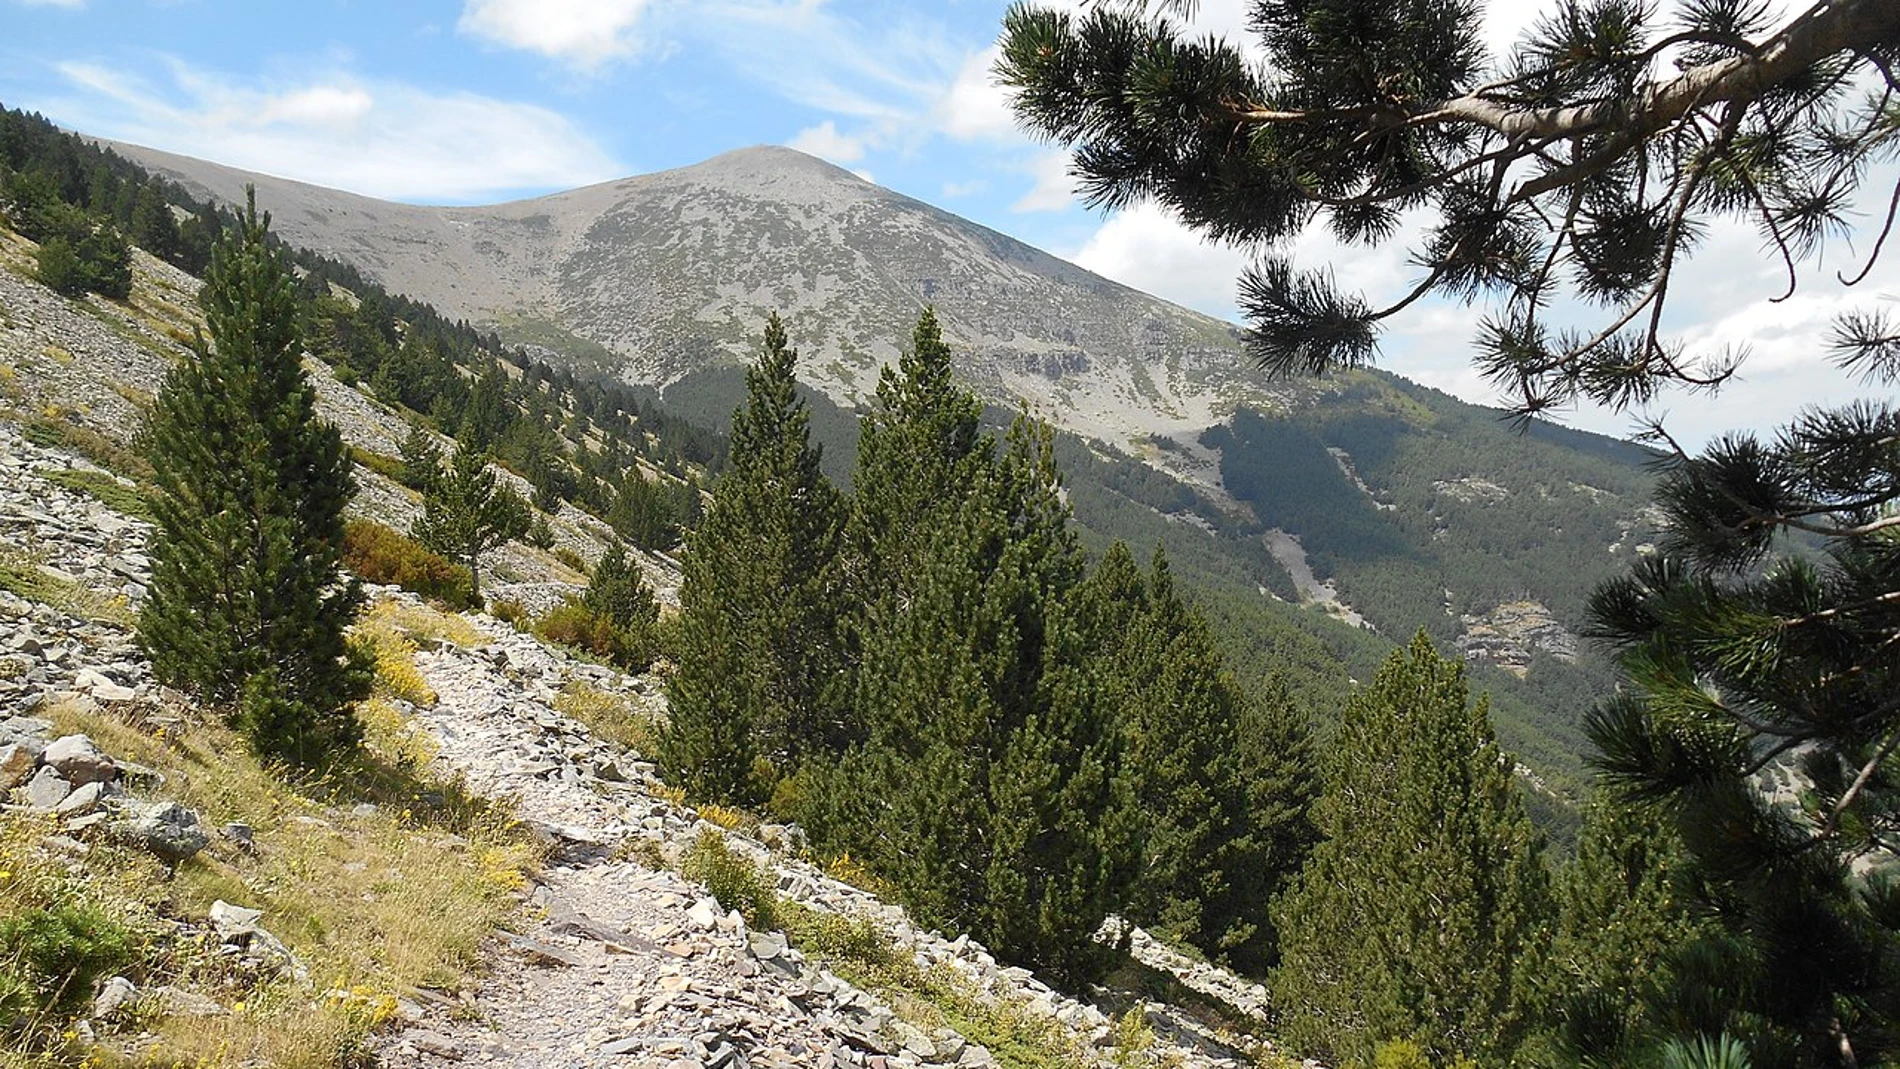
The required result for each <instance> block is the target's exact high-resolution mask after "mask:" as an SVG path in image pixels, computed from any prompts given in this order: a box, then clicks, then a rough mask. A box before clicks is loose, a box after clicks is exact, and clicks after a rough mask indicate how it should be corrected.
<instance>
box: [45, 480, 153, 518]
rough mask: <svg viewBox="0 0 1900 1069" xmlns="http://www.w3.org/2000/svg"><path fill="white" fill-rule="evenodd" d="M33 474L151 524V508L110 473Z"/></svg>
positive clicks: (141, 497)
mask: <svg viewBox="0 0 1900 1069" xmlns="http://www.w3.org/2000/svg"><path fill="white" fill-rule="evenodd" d="M33 474H35V475H37V476H39V477H40V478H42V479H45V480H46V481H47V482H49V483H52V484H53V485H54V486H63V487H65V488H66V489H68V490H77V491H78V492H80V493H82V494H86V495H88V496H90V497H92V498H93V499H94V500H96V501H98V502H99V503H100V504H102V505H104V506H105V507H107V508H109V509H111V510H112V511H114V512H116V513H118V514H120V515H121V516H130V517H132V518H133V519H137V520H145V521H146V522H148V523H149V522H151V519H152V506H151V503H150V502H148V501H146V500H145V495H144V494H143V493H141V492H140V491H139V489H138V488H137V487H135V486H127V485H125V484H124V483H122V482H120V481H119V480H118V477H117V476H114V475H113V474H112V473H111V472H106V471H99V470H97V469H94V468H41V469H39V470H38V471H35V472H34V473H33Z"/></svg>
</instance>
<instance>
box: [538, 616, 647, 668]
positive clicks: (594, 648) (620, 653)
mask: <svg viewBox="0 0 1900 1069" xmlns="http://www.w3.org/2000/svg"><path fill="white" fill-rule="evenodd" d="M534 632H535V634H537V635H540V636H541V637H542V638H543V639H545V640H547V641H549V642H553V643H557V644H559V645H562V646H572V647H574V648H575V649H577V650H581V651H583V652H585V653H591V654H593V655H594V656H596V657H599V658H601V659H602V660H606V661H611V662H613V663H614V664H616V665H618V666H620V667H621V668H624V669H626V670H628V671H630V672H639V671H644V670H645V669H646V668H647V666H648V665H650V664H652V663H653V659H654V657H655V655H656V652H657V651H656V650H655V649H654V646H653V640H652V629H651V628H647V627H638V626H636V627H620V626H617V625H615V623H614V622H613V620H611V619H610V618H608V616H607V614H606V613H603V612H598V611H596V610H594V609H592V608H589V607H588V606H587V605H586V604H585V603H583V602H580V601H577V600H573V599H570V600H568V601H564V602H562V603H561V604H559V605H556V606H555V607H554V608H552V609H549V610H548V612H547V613H546V615H544V616H542V617H541V618H540V619H539V620H537V621H535V625H534Z"/></svg>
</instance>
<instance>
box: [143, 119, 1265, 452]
mask: <svg viewBox="0 0 1900 1069" xmlns="http://www.w3.org/2000/svg"><path fill="white" fill-rule="evenodd" d="M108 144H109V145H110V147H112V148H113V149H114V150H116V151H118V152H119V153H121V154H123V155H125V156H127V157H128V158H130V159H132V160H134V161H136V162H137V163H139V164H141V165H143V166H145V167H146V168H148V169H150V170H152V171H154V172H155V173H158V174H162V175H164V176H166V177H168V178H171V179H173V180H174V181H177V182H179V183H180V184H182V185H183V186H184V187H185V188H187V189H188V190H190V191H192V192H193V193H196V194H198V195H201V196H210V197H212V198H214V199H217V200H222V201H225V202H232V201H236V200H239V199H241V198H242V197H243V189H244V186H245V184H246V183H255V184H256V186H257V194H258V202H259V204H260V205H261V206H262V207H264V208H266V209H268V210H270V211H271V212H272V213H273V219H274V226H275V228H276V229H277V230H278V232H279V233H281V234H282V235H283V236H284V237H285V238H286V239H287V240H289V241H291V242H293V243H295V244H298V245H302V246H305V247H307V248H310V249H312V250H315V251H317V252H321V253H323V254H325V255H328V256H331V257H334V258H336V259H339V260H342V261H344V262H347V263H351V264H354V265H356V266H357V267H358V268H360V269H361V270H363V271H364V272H365V273H367V274H368V275H370V276H371V277H373V278H374V279H375V280H376V281H378V282H380V283H381V284H382V285H383V286H384V287H386V288H387V289H389V290H390V291H392V292H396V293H403V294H407V295H409V296H411V297H414V298H417V299H420V300H425V301H428V302H430V303H431V304H433V305H435V306H436V308H438V309H439V310H440V311H442V312H443V313H444V314H445V315H448V316H450V317H451V318H461V319H467V320H468V321H469V322H471V323H476V324H479V325H482V326H485V327H492V328H494V329H495V330H496V331H497V332H499V333H500V334H501V335H502V337H503V338H505V339H507V340H509V341H514V342H521V343H533V344H540V345H543V346H546V347H548V348H550V349H551V350H553V351H554V352H556V353H563V354H565V355H566V356H568V358H570V359H576V358H579V359H587V355H586V354H589V353H591V354H593V359H594V360H595V361H597V362H605V361H608V360H610V361H611V362H612V363H613V367H612V368H611V370H613V371H614V372H616V373H617V374H619V375H621V376H622V377H624V378H626V379H627V380H629V381H633V382H640V383H645V384H649V385H654V386H665V385H668V384H670V383H673V382H675V381H677V380H679V379H680V378H681V377H683V376H685V375H687V374H690V373H691V372H693V371H695V370H699V369H703V368H706V367H708V366H716V365H718V364H721V363H727V362H736V361H738V360H741V359H744V358H746V357H747V355H748V354H749V352H750V349H751V346H752V345H753V344H754V341H755V339H756V337H757V335H758V332H759V330H760V326H761V324H762V323H763V322H764V319H765V316H766V314H767V313H768V312H771V311H777V312H779V313H780V314H781V315H782V316H784V317H785V320H786V324H787V329H788V330H789V331H790V333H791V336H792V341H793V343H794V344H795V345H797V346H798V347H799V349H800V351H801V353H803V355H804V360H803V366H802V367H801V369H800V370H801V374H802V375H803V377H805V378H806V379H807V381H809V382H811V383H812V384H813V385H814V386H817V387H818V388H820V389H822V390H824V391H825V392H826V393H827V394H829V395H830V396H832V397H833V398H834V399H836V400H839V401H841V402H844V403H846V404H850V403H853V402H855V401H857V400H859V399H861V398H863V397H864V396H866V395H867V394H868V393H869V392H870V390H871V388H872V387H873V386H874V385H875V383H876V380H877V372H878V368H879V367H880V366H881V365H882V364H884V363H886V362H888V361H890V360H892V359H894V358H895V357H896V355H897V353H898V351H899V349H900V347H901V345H902V344H903V343H904V341H905V340H906V339H907V338H908V337H909V333H910V327H911V324H912V323H914V322H915V320H916V318H917V314H918V312H919V311H920V310H921V309H922V308H923V307H924V306H926V305H935V306H936V308H937V311H938V315H939V317H940V318H941V320H942V322H943V327H944V332H945V334H946V336H947V337H948V338H949V340H950V341H951V343H952V345H953V347H954V348H955V350H956V352H957V355H958V360H959V362H960V369H961V370H962V371H963V372H964V373H965V374H966V375H967V376H969V378H970V380H971V381H972V382H973V383H974V384H976V385H977V387H978V388H979V390H980V391H981V392H983V393H984V394H985V395H986V397H987V398H988V399H990V400H992V401H995V402H998V403H1001V404H1005V405H1013V404H1014V403H1015V402H1016V400H1017V399H1022V400H1026V401H1028V402H1029V403H1030V404H1031V406H1032V407H1034V408H1036V409H1037V410H1038V412H1039V414H1041V415H1043V416H1044V417H1045V418H1049V419H1051V420H1052V421H1054V422H1055V423H1056V424H1057V425H1059V426H1062V427H1064V428H1066V429H1069V430H1074V431H1076V432H1078V433H1081V434H1084V435H1087V436H1090V437H1096V438H1100V439H1103V440H1106V441H1109V442H1113V443H1117V444H1123V443H1127V442H1128V441H1130V440H1131V439H1136V438H1141V437H1144V436H1146V435H1148V434H1151V433H1160V434H1162V435H1164V436H1169V437H1177V438H1179V439H1180V440H1182V441H1188V440H1191V438H1192V436H1193V435H1194V434H1196V433H1198V432H1199V431H1200V430H1202V429H1203V428H1205V427H1207V426H1209V425H1210V424H1212V423H1215V422H1218V421H1219V420H1220V418H1222V417H1223V416H1224V414H1225V413H1226V411H1227V410H1229V409H1230V408H1231V407H1232V406H1233V404H1235V403H1236V402H1238V401H1243V400H1253V401H1257V402H1258V401H1270V400H1271V398H1273V397H1274V396H1277V394H1278V393H1281V392H1284V389H1283V388H1282V389H1281V390H1279V391H1270V390H1269V389H1268V388H1267V387H1266V385H1265V383H1264V381H1262V380H1260V378H1259V377H1258V376H1257V375H1254V374H1252V373H1251V372H1248V371H1246V370H1245V361H1244V360H1242V359H1240V358H1239V343H1238V340H1237V338H1236V336H1235V333H1234V330H1233V328H1232V327H1231V326H1229V325H1228V324H1225V323H1222V322H1219V321H1218V320H1214V319H1211V318H1209V317H1207V316H1203V315H1200V314H1198V313H1195V312H1190V311H1188V310H1186V309H1183V308H1180V307H1177V306H1175V305H1171V304H1168V303H1167V302H1165V301H1162V300H1159V299H1157V298H1154V297H1151V296H1148V295H1147V294H1144V293H1140V292H1138V291H1136V290H1132V289H1129V288H1128V287H1126V286H1122V285H1119V284H1117V283H1114V282H1111V281H1109V280H1107V279H1105V278H1102V277H1100V276H1098V275H1094V274H1091V273H1089V272H1087V271H1085V270H1083V269H1081V268H1079V267H1077V266H1075V265H1074V264H1070V263H1067V262H1065V261H1063V260H1060V259H1058V258H1056V257H1054V256H1051V255H1049V254H1047V253H1045V252H1042V251H1040V250H1037V249H1035V248H1032V247H1030V246H1029V245H1026V244H1024V243H1022V242H1020V241H1017V240H1015V239H1014V238H1011V237H1008V236H1007V235H1004V234H1001V233H998V232H996V231H994V230H991V229H989V228H987V227H983V226H979V225H977V224H975V223H972V222H970V221H969V220H966V219H962V218H959V217H957V216H955V215H952V214H950V213H948V212H945V211H942V210H940V209H937V208H933V207H931V206H930V205H927V204H924V203H922V202H920V201H916V200H913V199H911V198H909V197H905V196H903V195H901V194H898V193H894V192H892V191H890V190H888V189H884V188H882V187H879V186H876V185H873V184H871V183H869V182H866V181H864V180H863V179H860V178H858V177H857V176H855V175H853V174H851V173H850V172H848V171H845V170H843V169H841V168H838V167H834V166H832V165H831V164H828V163H825V162H823V161H821V160H818V159H815V158H813V157H811V156H807V155H805V154H803V153H800V152H796V151H794V150H791V149H786V148H774V147H756V148H749V149H741V150H738V151H735V152H728V153H726V154H724V155H721V156H717V157H715V158H713V159H711V160H708V161H706V162H704V163H701V164H697V165H695V166H691V167H684V168H679V169H677V170H671V171H663V172H660V173H657V174H650V175H642V176H637V177H632V178H624V179H620V180H618V181H614V182H607V183H603V184H600V185H594V186H588V187H586V188H584V189H577V190H572V191H570V192H566V193H559V194H555V195H552V196H547V197H539V198H535V199H532V200H523V201H515V202H512V203H508V204H497V205H488V206H482V207H427V206H419V205H407V204H392V203H388V202H384V201H378V200H373V199H370V198H366V197H359V196H355V195H352V194H349V193H342V192H338V191H335V190H329V189H322V188H319V187H316V186H310V185H305V184H303V183H299V182H292V181H288V180H284V179H278V178H271V177H269V176H265V175H257V174H250V173H247V172H243V171H239V170H236V169H233V168H229V167H224V166H221V165H218V164H212V163H207V162H204V161H201V160H195V159H191V158H188V157H184V156H176V155H172V154H170V153H165V152H160V151H157V150H154V149H148V148H142V147H139V146H136V145H125V144H118V143H108Z"/></svg>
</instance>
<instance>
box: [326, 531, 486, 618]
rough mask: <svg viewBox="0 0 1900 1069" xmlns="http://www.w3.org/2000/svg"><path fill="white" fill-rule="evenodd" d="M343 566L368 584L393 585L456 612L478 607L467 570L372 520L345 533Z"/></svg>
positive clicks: (406, 536)
mask: <svg viewBox="0 0 1900 1069" xmlns="http://www.w3.org/2000/svg"><path fill="white" fill-rule="evenodd" d="M343 563H344V564H346V565H348V566H349V569H350V570H351V571H353V572H355V573H356V574H357V575H360V576H362V577H363V579H364V581H366V582H371V583H385V584H393V585H395V586H399V587H401V588H403V589H404V590H408V591H413V592H414V593H417V594H421V595H422V596H423V597H425V598H433V599H435V600H437V601H440V602H442V603H443V604H445V605H447V606H449V607H450V608H452V609H473V608H476V607H477V606H478V602H476V600H475V596H474V593H473V589H474V583H473V582H472V581H471V580H470V578H469V574H468V569H467V568H464V567H463V566H461V565H459V564H456V563H454V562H453V561H450V560H449V559H448V558H447V557H443V556H441V555H439V554H436V553H431V552H429V551H428V550H427V549H424V548H423V546H422V543H420V542H417V541H416V540H415V539H413V538H410V537H409V536H408V535H405V534H403V533H402V532H400V531H397V530H394V529H392V528H389V527H385V526H383V525H382V524H380V523H376V522H373V521H371V520H351V521H350V523H349V525H348V526H347V527H346V528H345V529H344V531H343Z"/></svg>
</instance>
